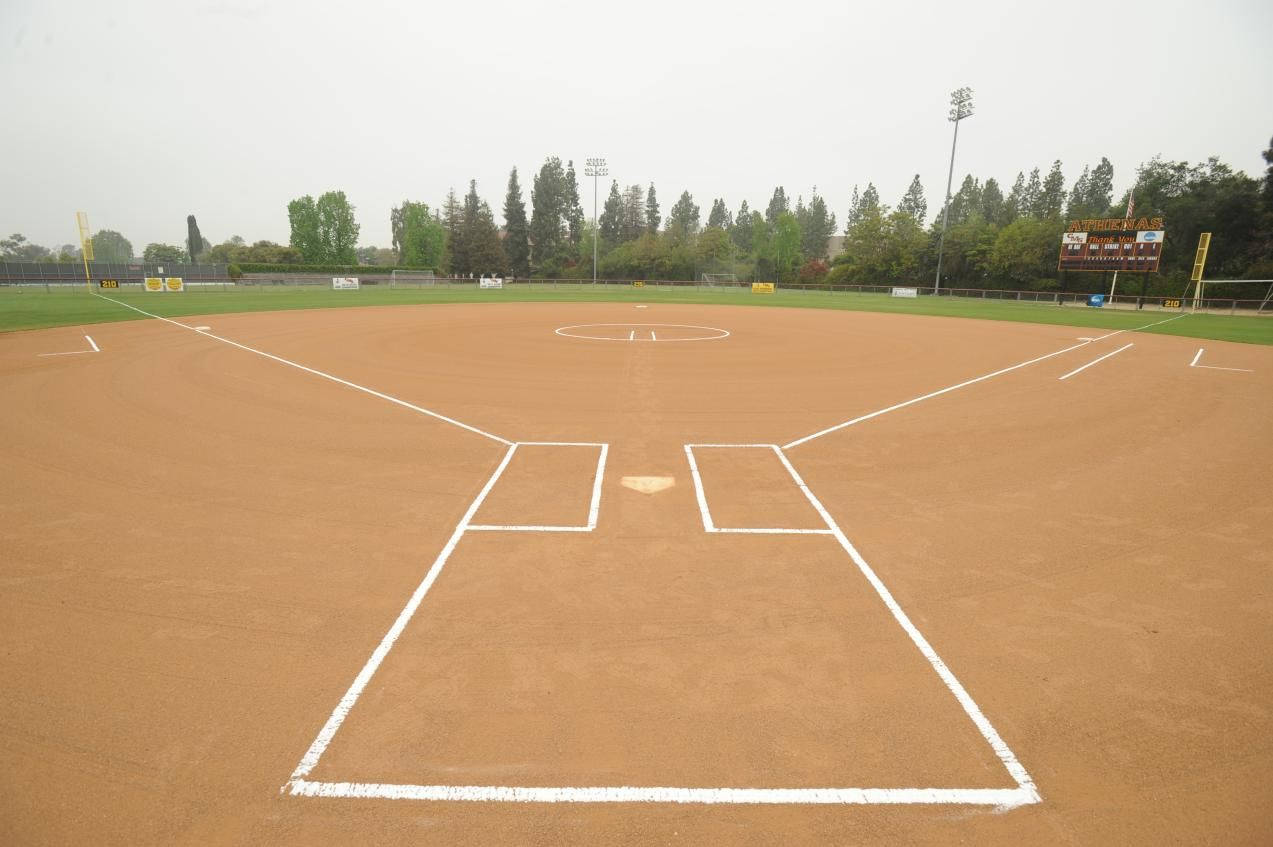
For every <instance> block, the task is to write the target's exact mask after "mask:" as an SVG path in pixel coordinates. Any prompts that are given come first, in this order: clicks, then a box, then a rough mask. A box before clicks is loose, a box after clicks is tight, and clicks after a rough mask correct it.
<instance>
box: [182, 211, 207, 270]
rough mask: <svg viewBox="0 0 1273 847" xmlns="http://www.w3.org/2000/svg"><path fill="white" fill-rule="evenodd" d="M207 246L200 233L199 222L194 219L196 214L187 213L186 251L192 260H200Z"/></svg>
mask: <svg viewBox="0 0 1273 847" xmlns="http://www.w3.org/2000/svg"><path fill="white" fill-rule="evenodd" d="M205 246H206V245H204V243H203V236H202V235H200V234H199V224H198V222H197V221H196V220H195V219H194V215H186V253H187V254H189V256H190V261H192V262H197V261H199V255H200V254H201V253H203V249H204V247H205Z"/></svg>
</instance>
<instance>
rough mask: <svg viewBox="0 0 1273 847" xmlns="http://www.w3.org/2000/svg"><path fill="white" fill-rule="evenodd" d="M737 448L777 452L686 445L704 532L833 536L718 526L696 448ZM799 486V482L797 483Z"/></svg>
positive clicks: (828, 532)
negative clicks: (709, 503)
mask: <svg viewBox="0 0 1273 847" xmlns="http://www.w3.org/2000/svg"><path fill="white" fill-rule="evenodd" d="M695 447H702V448H721V447H724V448H736V449H752V448H763V449H765V450H777V449H778V445H776V444H686V445H685V456H686V458H688V459H689V463H690V479H692V480H693V482H694V496H695V498H696V499H697V500H698V511H699V514H700V515H701V516H702V518H703V531H704V532H717V533H741V534H745V535H831V530H829V529H805V528H799V529H797V528H793V527H763V526H736V527H724V526H716V524H715V522H713V520H712V513H711V511H710V510H709V509H708V508H707V490H706V489H705V488H704V487H703V477H702V475H701V474H700V473H699V470H698V462H697V460H695V458H694V448H695ZM797 484H799V482H797Z"/></svg>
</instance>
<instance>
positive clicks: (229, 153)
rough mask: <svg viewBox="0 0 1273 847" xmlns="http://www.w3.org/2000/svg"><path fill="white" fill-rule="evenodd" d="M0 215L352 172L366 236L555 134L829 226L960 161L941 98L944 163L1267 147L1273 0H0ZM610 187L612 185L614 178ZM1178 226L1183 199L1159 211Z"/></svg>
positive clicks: (224, 218) (263, 188)
mask: <svg viewBox="0 0 1273 847" xmlns="http://www.w3.org/2000/svg"><path fill="white" fill-rule="evenodd" d="M0 43H3V47H4V49H2V50H0V102H2V103H3V104H4V112H3V114H4V121H3V122H4V132H3V147H2V148H0V233H2V234H6V235H7V234H8V233H11V232H21V233H23V234H25V235H26V236H27V237H28V238H29V239H31V240H33V241H35V242H37V243H41V244H45V245H49V246H51V245H53V244H61V243H68V242H73V241H75V240H76V239H75V212H76V211H77V210H80V209H83V210H85V211H87V212H88V214H89V220H90V223H91V224H92V226H93V228H94V230H95V231H96V230H101V229H116V230H119V231H121V232H122V233H123V234H124V235H125V236H126V237H128V238H129V239H130V240H131V241H132V243H133V246H134V249H135V251H136V252H137V253H140V252H141V249H142V247H143V246H144V245H145V244H147V243H149V242H152V241H162V242H168V243H173V244H181V243H182V242H183V241H184V239H185V217H186V215H187V214H191V213H193V214H195V215H197V216H198V219H199V224H200V227H201V229H202V230H203V233H204V235H205V237H210V238H213V239H215V240H216V241H218V242H219V241H223V240H225V239H226V238H228V237H229V236H230V235H234V234H238V235H242V236H243V237H244V238H246V239H247V240H248V241H255V240H258V239H269V240H272V241H278V242H280V243H286V242H287V240H288V224H287V209H286V207H287V202H288V201H289V200H290V199H292V198H294V197H298V196H300V195H302V194H314V195H318V194H320V193H321V192H323V191H326V190H329V189H343V190H344V191H345V192H346V193H347V194H348V196H349V198H350V200H351V201H352V202H353V204H354V205H355V206H356V207H357V217H358V221H359V223H360V224H361V226H362V234H361V238H360V239H359V240H360V243H361V244H364V245H366V244H375V245H378V246H388V244H389V241H390V237H389V209H390V207H391V206H393V205H395V204H397V203H398V202H399V201H401V200H402V199H404V198H409V199H411V200H422V201H424V202H427V203H429V204H430V206H431V207H432V206H436V205H437V204H438V203H440V202H441V200H442V199H443V198H444V197H445V195H446V191H447V189H448V188H449V187H451V186H454V187H455V189H456V191H457V192H460V193H463V190H464V189H465V188H466V187H467V184H468V180H469V179H470V178H474V179H477V181H478V191H479V193H481V195H482V196H483V197H484V198H485V199H486V200H487V201H488V202H489V203H490V204H491V207H492V208H493V209H494V210H495V212H496V217H497V219H499V220H501V222H502V215H501V210H502V206H503V197H504V191H505V187H506V184H507V180H508V172H509V170H510V169H511V168H512V167H513V166H514V165H516V166H517V168H518V170H519V174H520V175H521V178H522V185H523V191H524V193H525V198H526V202H527V206H528V209H529V204H530V183H531V178H532V175H533V174H534V172H535V171H537V170H538V168H539V166H540V165H541V164H542V162H543V160H544V158H545V157H546V156H550V155H557V156H560V157H561V158H562V159H563V161H564V160H566V159H574V160H575V162H576V166H577V167H578V169H579V170H580V182H581V185H580V188H581V194H582V195H583V197H584V204H583V205H584V208H585V211H586V212H587V214H588V215H589V216H591V214H592V186H591V184H590V181H586V182H585V180H584V178H583V176H582V169H583V168H582V160H583V159H584V158H585V157H588V156H596V155H601V156H606V157H607V158H608V159H609V163H610V172H611V175H612V176H613V177H614V178H616V179H618V180H619V181H620V184H628V183H634V182H640V183H642V184H648V183H649V182H651V181H653V182H654V183H655V185H656V187H657V189H658V192H659V199H660V201H661V204H662V207H663V212H664V214H665V215H666V213H667V210H668V209H669V208H670V207H671V205H672V203H673V202H674V201H675V199H676V197H677V196H678V195H679V194H680V192H681V191H682V190H684V189H688V190H689V191H690V192H691V193H692V194H693V195H694V198H695V201H696V202H697V203H698V204H699V205H700V206H701V207H702V210H703V216H704V219H705V218H706V215H707V211H708V210H709V209H710V207H711V202H712V198H714V197H724V198H725V200H726V202H727V204H728V205H729V207H730V209H731V210H736V209H737V208H738V204H739V202H740V201H741V200H743V199H746V200H747V201H748V202H749V203H750V204H751V205H752V206H753V208H754V207H756V206H758V205H759V206H760V207H761V208H762V209H763V207H764V205H765V204H766V203H767V202H768V198H769V195H770V194H771V192H772V191H773V188H774V186H776V185H783V186H785V188H786V190H787V193H788V195H789V196H791V197H792V198H793V201H794V198H795V196H796V195H798V194H803V195H805V197H808V195H809V193H810V191H811V190H812V187H813V186H815V185H816V186H817V187H818V191H819V192H820V193H821V194H822V195H823V196H824V197H826V198H827V202H828V204H829V205H830V207H831V209H832V210H833V211H834V212H835V213H836V216H837V218H838V219H839V221H840V223H841V225H842V223H843V218H844V212H845V209H846V208H847V205H848V198H849V195H850V192H851V191H852V187H853V185H854V184H855V183H858V184H861V185H863V186H865V184H866V183H867V182H868V181H873V182H874V183H875V184H876V186H877V187H878V188H879V190H880V195H881V198H882V199H883V200H884V202H886V203H889V204H890V205H892V204H896V202H897V201H898V199H899V198H900V197H901V195H902V192H903V191H905V189H906V186H907V185H908V183H909V182H910V179H911V176H912V175H913V174H915V173H917V172H918V173H919V174H920V178H921V180H922V181H923V184H924V189H925V192H926V195H927V198H928V203H929V219H930V220H931V217H932V215H933V214H934V212H935V211H937V210H938V208H939V207H940V204H941V198H942V194H943V192H944V189H945V179H946V167H947V161H948V157H949V154H950V129H951V125H950V124H949V123H948V122H947V121H946V111H947V108H948V106H947V101H948V98H949V93H950V91H951V90H952V89H954V88H957V87H959V86H962V85H968V86H971V87H972V88H973V89H974V91H975V103H976V114H975V115H974V116H973V117H972V118H970V119H968V120H967V121H965V122H963V123H962V124H961V126H960V133H959V150H958V158H957V161H956V163H955V173H956V187H957V186H958V181H959V179H960V177H961V175H962V174H964V173H968V172H972V173H974V174H976V175H977V176H979V177H981V178H985V177H990V176H993V177H995V178H997V179H998V180H999V181H1000V183H1001V184H1003V185H1004V188H1005V192H1006V189H1007V188H1008V187H1009V186H1010V185H1011V183H1012V180H1013V179H1014V177H1015V176H1016V173H1017V171H1019V170H1025V171H1027V172H1028V171H1029V169H1030V168H1032V167H1035V166H1039V167H1040V168H1041V169H1042V170H1043V171H1044V172H1045V173H1046V171H1047V168H1048V167H1049V166H1050V164H1051V162H1052V160H1053V159H1058V158H1059V159H1060V160H1061V161H1062V164H1063V167H1064V171H1065V176H1066V182H1067V188H1068V186H1069V184H1072V182H1073V180H1074V178H1075V177H1077V176H1078V174H1079V172H1080V171H1081V170H1082V167H1083V165H1085V164H1095V163H1096V162H1098V161H1099V160H1100V157H1101V156H1103V155H1104V156H1108V157H1109V159H1110V160H1111V161H1112V162H1113V164H1114V177H1115V190H1116V192H1121V191H1122V190H1124V189H1125V188H1126V187H1127V186H1128V185H1129V184H1130V183H1131V181H1132V180H1133V178H1134V171H1135V168H1136V166H1137V165H1138V164H1139V163H1141V162H1142V161H1145V160H1147V159H1149V158H1150V157H1152V156H1154V155H1155V154H1162V155H1163V156H1164V157H1165V158H1168V159H1187V160H1189V161H1191V162H1194V161H1198V160H1201V159H1204V158H1205V157H1207V156H1211V155H1216V156H1219V157H1220V158H1221V159H1222V160H1223V161H1224V162H1226V163H1228V164H1229V165H1231V166H1232V167H1234V168H1237V169H1241V170H1244V171H1246V172H1247V173H1249V174H1252V175H1256V174H1259V173H1260V172H1262V170H1263V167H1264V165H1263V161H1262V160H1261V158H1260V152H1261V151H1262V150H1263V149H1264V148H1265V147H1266V146H1267V145H1268V143H1269V139H1270V136H1271V135H1273V92H1270V90H1269V80H1270V79H1273V50H1270V49H1269V47H1268V45H1269V44H1270V43H1273V3H1268V2H1267V0H1230V1H1229V2H1218V3H1213V4H1209V5H1208V4H1199V3H1197V2H1190V3H1185V2H1174V0H1162V1H1161V2H1157V3H1151V4H1143V3H1068V4H1042V3H1037V4H1036V3H1007V2H1004V3H997V2H964V3H950V2H946V3H908V2H893V3H882V4H878V3H871V4H857V3H846V2H836V3H833V2H822V3H810V2H805V0H795V2H785V3H773V2H768V3H764V4H750V3H742V2H737V0H735V2H727V3H694V2H684V1H682V2H664V0H652V2H644V3H639V4H623V5H622V6H608V5H607V4H604V3H599V2H593V3H578V2H564V3H554V4H547V3H543V4H535V3H528V2H485V3H478V2H468V3H428V2H418V1H417V2H402V3H387V2H380V0H363V1H362V2H357V3H348V4H335V3H323V2H310V3H293V2H268V3H267V2H258V0H209V2H199V0H195V2H182V0H160V2H150V0H143V2H120V1H119V0H114V1H112V0H105V2H101V0H97V1H96V2H77V1H76V0H63V2H59V3H49V2H30V1H29V0H0ZM605 193H606V186H605V185H603V186H602V188H601V195H602V197H601V199H602V200H604V196H605ZM1168 225H1169V226H1170V222H1168Z"/></svg>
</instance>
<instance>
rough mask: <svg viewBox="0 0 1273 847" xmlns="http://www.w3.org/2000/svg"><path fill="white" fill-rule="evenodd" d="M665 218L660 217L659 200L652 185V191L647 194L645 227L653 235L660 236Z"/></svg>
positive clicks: (651, 184) (652, 184)
mask: <svg viewBox="0 0 1273 847" xmlns="http://www.w3.org/2000/svg"><path fill="white" fill-rule="evenodd" d="M662 221H663V218H662V217H661V216H660V215H659V200H658V198H657V197H655V196H654V183H650V190H649V191H647V192H645V226H646V230H647V231H648V232H649V233H650V234H651V235H658V234H659V224H660V223H662Z"/></svg>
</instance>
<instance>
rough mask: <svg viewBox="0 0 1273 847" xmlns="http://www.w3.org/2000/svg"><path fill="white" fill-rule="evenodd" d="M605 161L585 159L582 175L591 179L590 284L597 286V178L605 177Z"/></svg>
mask: <svg viewBox="0 0 1273 847" xmlns="http://www.w3.org/2000/svg"><path fill="white" fill-rule="evenodd" d="M609 173H610V171H609V170H608V169H607V168H606V160H605V159H585V160H584V169H583V175H584V176H590V177H592V284H593V285H596V284H597V177H601V176H606V175H607V174H609Z"/></svg>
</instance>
